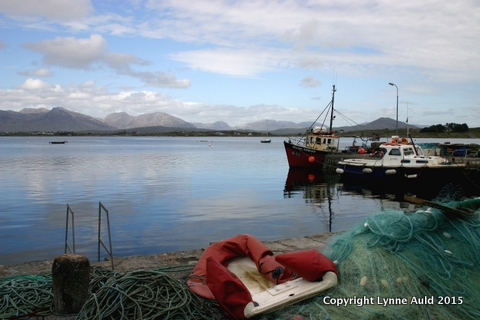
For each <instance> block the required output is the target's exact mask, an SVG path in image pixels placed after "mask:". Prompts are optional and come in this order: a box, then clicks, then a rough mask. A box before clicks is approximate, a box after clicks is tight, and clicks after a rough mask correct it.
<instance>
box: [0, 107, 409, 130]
mask: <svg viewBox="0 0 480 320" xmlns="http://www.w3.org/2000/svg"><path fill="white" fill-rule="evenodd" d="M395 123H396V122H395V120H394V119H391V118H385V117H382V118H378V119H377V120H374V121H372V122H369V123H364V124H360V125H355V126H344V127H334V130H335V131H340V130H343V131H344V132H348V131H361V130H383V129H389V130H393V129H395ZM310 125H311V123H310V122H301V123H295V122H292V121H277V120H273V119H268V120H266V119H264V120H259V121H255V122H250V123H246V124H244V125H241V126H236V127H231V126H230V125H229V124H228V123H226V122H224V121H217V122H214V123H195V124H192V123H189V122H186V121H184V120H182V119H180V118H177V117H174V116H171V115H169V114H167V113H164V112H155V113H149V114H142V115H139V116H131V115H129V114H128V113H126V112H118V113H111V114H109V115H107V116H106V117H105V119H104V120H101V119H96V118H93V117H90V116H87V115H84V114H82V113H78V112H74V111H70V110H67V109H65V108H61V107H56V108H53V109H51V110H48V109H45V108H37V109H34V108H25V109H23V110H21V111H19V112H16V111H2V110H0V132H37V131H45V132H57V131H59V132H63V131H72V132H88V131H91V132H104V133H106V132H109V131H113V132H115V131H118V130H128V131H136V132H140V133H153V132H168V131H170V132H173V131H205V130H213V131H217V130H218V131H227V130H240V131H249V130H250V131H257V132H265V131H267V126H268V131H269V132H270V133H272V134H275V135H296V134H299V133H304V132H305V129H307V128H308V127H310ZM318 125H319V126H320V124H318ZM398 127H399V128H405V127H406V123H404V122H399V123H398ZM409 127H410V128H412V129H414V128H418V127H416V126H413V125H409ZM142 128H143V129H142ZM155 130H157V131H155Z"/></svg>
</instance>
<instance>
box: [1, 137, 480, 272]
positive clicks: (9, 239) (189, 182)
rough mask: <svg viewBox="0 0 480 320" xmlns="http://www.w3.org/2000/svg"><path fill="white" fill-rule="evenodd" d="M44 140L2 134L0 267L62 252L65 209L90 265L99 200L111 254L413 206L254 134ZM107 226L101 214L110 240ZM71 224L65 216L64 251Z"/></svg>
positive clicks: (267, 233) (341, 224)
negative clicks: (309, 165)
mask: <svg viewBox="0 0 480 320" xmlns="http://www.w3.org/2000/svg"><path fill="white" fill-rule="evenodd" d="M57 138H58V137H57ZM53 140H55V138H52V137H43V136H42V137H36V136H32V137H2V138H0V194H1V199H2V203H1V206H0V264H3V265H9V264H16V263H22V262H26V261H32V260H50V259H53V258H55V257H56V256H58V255H60V254H63V253H64V250H65V231H66V217H67V214H66V212H67V205H69V206H70V208H71V209H72V210H73V212H74V226H75V229H74V231H75V244H76V253H78V254H83V255H85V256H87V257H88V258H89V259H91V260H92V261H96V260H97V254H98V220H99V202H101V203H102V204H103V205H104V206H105V207H106V208H107V209H108V212H109V217H110V231H111V240H112V247H113V255H114V256H130V255H147V254H158V253H163V252H171V251H178V250H189V249H198V248H202V247H206V246H208V245H209V243H210V242H211V241H217V240H220V239H224V238H228V237H231V236H234V235H237V234H240V233H249V234H252V235H254V236H255V237H257V238H259V239H260V240H276V239H282V238H290V237H303V236H306V235H311V234H318V233H322V232H339V231H342V230H347V229H349V228H351V227H352V226H354V225H356V224H358V223H361V222H362V221H363V220H364V219H365V217H367V216H368V215H369V214H371V213H374V212H379V211H382V210H385V209H398V210H413V205H411V204H408V203H405V202H401V201H398V200H397V199H395V198H394V195H389V194H374V193H372V192H370V191H369V190H366V189H362V188H354V187H347V186H345V185H344V184H343V183H340V182H339V181H338V178H337V177H336V176H335V174H333V175H325V174H322V173H320V172H318V173H312V172H302V171H292V170H289V168H288V163H287V160H286V156H285V150H284V147H283V138H278V137H273V138H272V142H271V143H269V144H264V143H260V138H252V137H207V138H199V137H67V139H66V140H67V141H68V143H65V144H50V143H49V142H50V141H53ZM61 140H63V138H62V139H61ZM420 142H421V141H420ZM342 143H343V144H344V145H342V146H341V147H342V148H344V147H348V145H349V144H351V143H352V140H351V139H349V138H347V139H345V141H342ZM471 143H480V141H479V139H475V140H472V142H471ZM105 219H106V216H105V213H102V230H101V237H102V239H103V240H104V242H106V243H107V245H108V242H109V241H108V233H107V230H106V221H105ZM71 228H72V221H71V220H70V226H69V235H68V241H69V243H70V245H72V244H73V239H72V236H73V235H72V233H71ZM106 255H107V254H106V252H105V250H103V248H102V249H101V256H102V258H103V257H105V256H106Z"/></svg>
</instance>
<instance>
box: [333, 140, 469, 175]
mask: <svg viewBox="0 0 480 320" xmlns="http://www.w3.org/2000/svg"><path fill="white" fill-rule="evenodd" d="M465 166H466V164H464V163H455V162H453V161H448V160H447V158H444V157H440V156H426V155H424V153H423V151H422V149H421V148H420V147H419V146H416V145H415V144H414V143H413V140H412V142H411V143H408V140H407V139H406V138H403V139H400V138H399V137H398V136H394V137H392V140H391V141H390V142H387V143H382V144H381V145H380V146H379V147H378V148H377V149H376V151H375V152H374V153H371V154H370V157H369V158H360V159H358V158H355V159H344V160H341V161H339V162H338V164H337V169H336V172H337V173H338V174H340V175H341V176H342V178H344V179H354V180H363V181H368V182H375V183H380V182H392V183H396V184H402V183H405V182H407V181H412V182H413V183H416V182H419V181H420V180H421V181H422V182H427V183H432V184H433V183H435V181H439V180H445V181H448V180H449V178H450V177H453V176H455V175H458V174H461V172H460V170H459V169H461V168H464V167H465Z"/></svg>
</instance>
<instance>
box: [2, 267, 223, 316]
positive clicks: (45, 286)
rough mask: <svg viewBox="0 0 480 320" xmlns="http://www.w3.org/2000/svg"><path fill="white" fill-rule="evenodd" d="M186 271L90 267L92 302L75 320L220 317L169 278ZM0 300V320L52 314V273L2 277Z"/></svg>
mask: <svg viewBox="0 0 480 320" xmlns="http://www.w3.org/2000/svg"><path fill="white" fill-rule="evenodd" d="M190 270H192V266H173V267H166V268H163V267H162V268H158V269H155V270H138V271H133V272H128V273H125V274H121V273H117V272H113V271H110V270H108V269H104V268H99V267H91V269H90V274H91V280H90V286H89V291H90V298H89V299H88V300H87V302H86V303H85V304H84V306H83V308H82V310H81V311H80V313H79V314H78V315H77V319H84V320H87V319H115V320H117V319H145V320H147V319H221V318H222V317H221V313H220V312H219V310H218V309H217V308H215V306H214V305H213V304H212V303H211V302H209V301H206V300H203V299H201V298H199V297H198V296H196V295H195V294H193V293H192V292H191V291H190V290H189V289H188V287H187V286H186V284H184V283H182V282H180V281H179V280H177V279H175V278H174V277H172V276H171V275H169V274H168V273H170V272H183V271H190ZM0 297H2V298H1V299H0V319H20V318H29V317H33V316H37V317H38V316H48V315H52V314H54V311H53V308H52V304H53V292H52V276H51V275H37V276H31V275H21V276H14V277H8V278H2V279H0Z"/></svg>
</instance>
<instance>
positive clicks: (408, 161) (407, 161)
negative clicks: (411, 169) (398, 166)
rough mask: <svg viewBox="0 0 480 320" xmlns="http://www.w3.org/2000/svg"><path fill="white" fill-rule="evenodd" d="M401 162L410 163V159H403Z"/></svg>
mask: <svg viewBox="0 0 480 320" xmlns="http://www.w3.org/2000/svg"><path fill="white" fill-rule="evenodd" d="M400 162H401V163H410V160H404V159H402V161H400Z"/></svg>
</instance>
